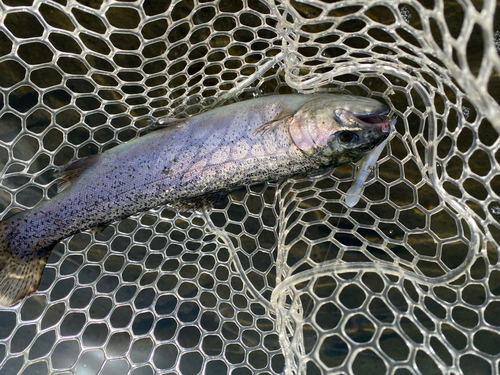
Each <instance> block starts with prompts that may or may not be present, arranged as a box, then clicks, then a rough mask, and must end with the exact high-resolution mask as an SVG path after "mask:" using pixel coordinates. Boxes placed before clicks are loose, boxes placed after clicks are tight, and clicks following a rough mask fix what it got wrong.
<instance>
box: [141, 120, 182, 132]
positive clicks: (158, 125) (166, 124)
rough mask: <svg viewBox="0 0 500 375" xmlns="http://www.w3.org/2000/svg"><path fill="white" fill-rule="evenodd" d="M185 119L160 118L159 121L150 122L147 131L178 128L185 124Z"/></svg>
mask: <svg viewBox="0 0 500 375" xmlns="http://www.w3.org/2000/svg"><path fill="white" fill-rule="evenodd" d="M186 121H187V119H185V118H174V117H160V118H159V119H157V120H156V121H155V120H151V122H150V124H149V129H151V130H157V129H163V128H170V127H180V126H182V125H184V124H185V123H186Z"/></svg>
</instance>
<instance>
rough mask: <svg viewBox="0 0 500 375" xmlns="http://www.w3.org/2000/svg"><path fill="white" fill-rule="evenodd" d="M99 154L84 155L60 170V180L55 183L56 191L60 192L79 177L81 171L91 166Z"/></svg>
mask: <svg viewBox="0 0 500 375" xmlns="http://www.w3.org/2000/svg"><path fill="white" fill-rule="evenodd" d="M100 156H101V155H99V154H98V155H90V156H86V157H84V158H81V159H78V160H77V161H75V162H73V163H71V164H70V165H68V166H67V167H66V168H65V169H64V170H63V171H62V172H61V176H60V177H59V179H60V181H59V182H58V184H57V192H58V193H60V192H61V191H63V190H64V189H66V188H67V187H68V186H69V185H71V183H72V182H73V181H75V180H76V179H77V178H78V177H80V175H81V174H82V173H83V172H85V171H86V170H87V169H89V168H90V167H92V166H93V165H94V164H95V163H96V162H97V160H98V159H99V157H100Z"/></svg>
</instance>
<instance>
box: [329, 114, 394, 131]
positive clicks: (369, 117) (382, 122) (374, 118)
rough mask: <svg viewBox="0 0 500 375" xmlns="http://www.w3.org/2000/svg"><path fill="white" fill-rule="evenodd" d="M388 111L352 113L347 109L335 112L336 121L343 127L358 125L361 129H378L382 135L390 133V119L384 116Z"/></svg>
mask: <svg viewBox="0 0 500 375" xmlns="http://www.w3.org/2000/svg"><path fill="white" fill-rule="evenodd" d="M387 113H389V109H384V110H381V111H378V112H375V113H354V112H351V111H349V110H347V109H337V110H336V111H335V117H336V120H337V121H339V122H340V123H342V124H344V125H351V126H352V125H358V126H362V127H363V128H371V127H374V126H375V127H378V128H379V129H380V130H381V132H382V133H387V134H389V133H390V132H391V128H392V125H391V122H392V121H391V119H390V118H389V117H388V116H386V114H387Z"/></svg>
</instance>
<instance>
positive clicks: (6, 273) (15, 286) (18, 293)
mask: <svg viewBox="0 0 500 375" xmlns="http://www.w3.org/2000/svg"><path fill="white" fill-rule="evenodd" d="M8 222H9V220H4V221H1V222H0V305H1V306H11V305H13V304H14V303H16V302H17V301H19V300H20V299H22V298H24V297H27V296H29V295H31V294H33V293H34V292H35V291H36V290H37V289H38V286H39V285H40V281H41V279H42V273H43V270H44V268H45V264H46V263H47V259H48V257H49V255H50V251H51V250H52V248H53V247H54V246H55V244H54V245H52V246H51V247H50V248H46V249H44V251H42V252H41V254H40V253H39V254H37V256H23V255H22V253H21V252H20V251H19V250H18V249H11V248H9V247H10V246H9V241H8V240H7V239H6V237H7V236H6V229H7V228H8V225H9V223H8Z"/></svg>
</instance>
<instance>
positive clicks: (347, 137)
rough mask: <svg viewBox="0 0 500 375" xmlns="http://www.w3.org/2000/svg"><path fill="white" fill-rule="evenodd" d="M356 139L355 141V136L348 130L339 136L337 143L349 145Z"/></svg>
mask: <svg viewBox="0 0 500 375" xmlns="http://www.w3.org/2000/svg"><path fill="white" fill-rule="evenodd" d="M356 139H357V136H356V134H355V133H353V132H351V131H349V130H345V131H343V132H342V133H340V134H339V141H340V142H342V143H350V142H353V141H355V140H356Z"/></svg>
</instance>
